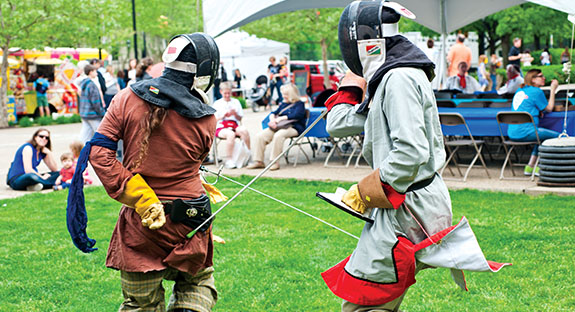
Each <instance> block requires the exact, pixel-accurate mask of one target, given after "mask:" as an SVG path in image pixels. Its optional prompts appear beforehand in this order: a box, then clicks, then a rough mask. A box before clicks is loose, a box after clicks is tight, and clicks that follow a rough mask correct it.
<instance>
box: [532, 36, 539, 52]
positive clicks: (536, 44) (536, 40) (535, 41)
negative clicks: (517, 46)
mask: <svg viewBox="0 0 575 312" xmlns="http://www.w3.org/2000/svg"><path fill="white" fill-rule="evenodd" d="M533 44H534V45H535V50H541V42H540V41H539V36H538V35H533Z"/></svg>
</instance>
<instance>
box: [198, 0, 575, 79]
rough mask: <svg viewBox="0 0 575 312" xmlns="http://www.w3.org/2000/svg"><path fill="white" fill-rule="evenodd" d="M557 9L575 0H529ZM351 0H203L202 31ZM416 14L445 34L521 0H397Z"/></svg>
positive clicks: (573, 6)
mask: <svg viewBox="0 0 575 312" xmlns="http://www.w3.org/2000/svg"><path fill="white" fill-rule="evenodd" d="M528 1H529V2H533V3H537V4H540V5H543V6H547V7H550V8H553V9H556V10H560V11H563V12H567V13H569V14H575V0H528ZM350 2H351V1H350V0H312V1H310V0H243V1H237V0H203V14H204V31H205V32H206V33H208V34H210V35H212V36H218V35H220V34H222V33H224V32H226V31H228V30H230V29H233V28H237V27H240V26H242V25H245V24H247V23H249V22H252V21H255V20H258V19H261V18H264V17H267V16H271V15H274V14H279V13H283V12H289V11H296V10H302V9H311V8H335V7H345V6H346V5H347V4H349V3H350ZM397 2H399V3H401V4H402V5H403V6H405V7H406V8H408V9H409V10H411V11H412V12H413V13H414V14H415V15H416V17H417V18H416V19H415V21H416V22H417V23H419V24H421V25H424V26H426V27H428V28H430V29H432V30H434V31H437V32H439V33H441V34H442V42H443V44H442V47H443V48H442V51H441V55H445V54H446V51H445V50H444V49H445V37H446V35H447V34H448V33H450V32H453V31H455V30H457V29H459V28H461V27H463V26H465V25H468V24H470V23H472V22H474V21H476V20H479V19H481V18H484V17H485V16H488V15H490V14H493V13H495V12H498V11H501V10H503V9H506V8H509V7H512V6H514V5H518V4H521V3H524V2H526V1H524V0H483V1H477V0H398V1H397ZM438 66H439V68H438V76H440V77H443V76H444V74H443V73H445V58H441V62H440V64H438Z"/></svg>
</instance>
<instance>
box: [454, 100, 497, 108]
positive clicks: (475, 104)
mask: <svg viewBox="0 0 575 312" xmlns="http://www.w3.org/2000/svg"><path fill="white" fill-rule="evenodd" d="M489 104H491V101H473V102H461V103H459V105H457V107H472V108H485V107H488V106H489Z"/></svg>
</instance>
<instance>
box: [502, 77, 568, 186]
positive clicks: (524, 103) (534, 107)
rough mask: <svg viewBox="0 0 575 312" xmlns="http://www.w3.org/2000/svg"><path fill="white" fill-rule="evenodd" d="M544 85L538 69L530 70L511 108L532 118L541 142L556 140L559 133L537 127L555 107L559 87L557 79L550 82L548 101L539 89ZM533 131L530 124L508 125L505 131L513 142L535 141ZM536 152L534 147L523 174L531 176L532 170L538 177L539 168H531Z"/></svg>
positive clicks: (533, 164)
mask: <svg viewBox="0 0 575 312" xmlns="http://www.w3.org/2000/svg"><path fill="white" fill-rule="evenodd" d="M544 85H545V76H544V75H543V73H542V72H541V70H540V69H531V70H529V71H528V72H527V74H525V82H524V83H523V85H522V86H521V88H520V89H519V90H517V92H516V93H515V95H514V96H513V103H512V108H513V111H517V112H528V113H529V114H531V116H533V122H534V123H535V126H536V127H537V133H538V134H539V140H540V141H541V142H543V141H545V140H547V139H551V138H556V137H558V136H559V132H557V131H553V130H549V129H546V128H542V127H539V116H540V115H542V113H543V112H544V111H545V112H552V111H553V107H554V106H555V90H557V87H558V86H559V82H558V81H557V79H553V81H551V92H550V94H549V101H547V99H546V98H545V94H544V93H543V91H542V90H541V89H540V88H541V87H542V86H544ZM535 132H536V131H535V129H534V128H533V125H531V124H528V123H526V124H519V125H509V128H508V129H507V135H508V136H509V138H510V139H511V140H513V141H521V142H525V141H536V140H537V135H536V133H535ZM537 150H538V146H537V145H536V146H535V148H534V149H533V152H532V153H531V158H530V159H529V163H528V164H527V166H525V170H524V172H523V173H524V174H525V175H531V174H532V173H533V170H535V175H536V176H539V167H537V168H535V169H534V168H533V167H534V166H535V161H536V160H537Z"/></svg>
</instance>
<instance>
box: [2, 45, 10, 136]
mask: <svg viewBox="0 0 575 312" xmlns="http://www.w3.org/2000/svg"><path fill="white" fill-rule="evenodd" d="M9 44H10V41H9V40H7V41H6V43H5V45H4V46H2V51H4V53H3V54H2V64H0V72H1V73H2V74H1V77H2V85H0V129H2V128H7V127H8V108H7V106H8V85H9V84H10V82H9V81H8V75H7V70H8V48H9V47H10V46H9Z"/></svg>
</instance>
